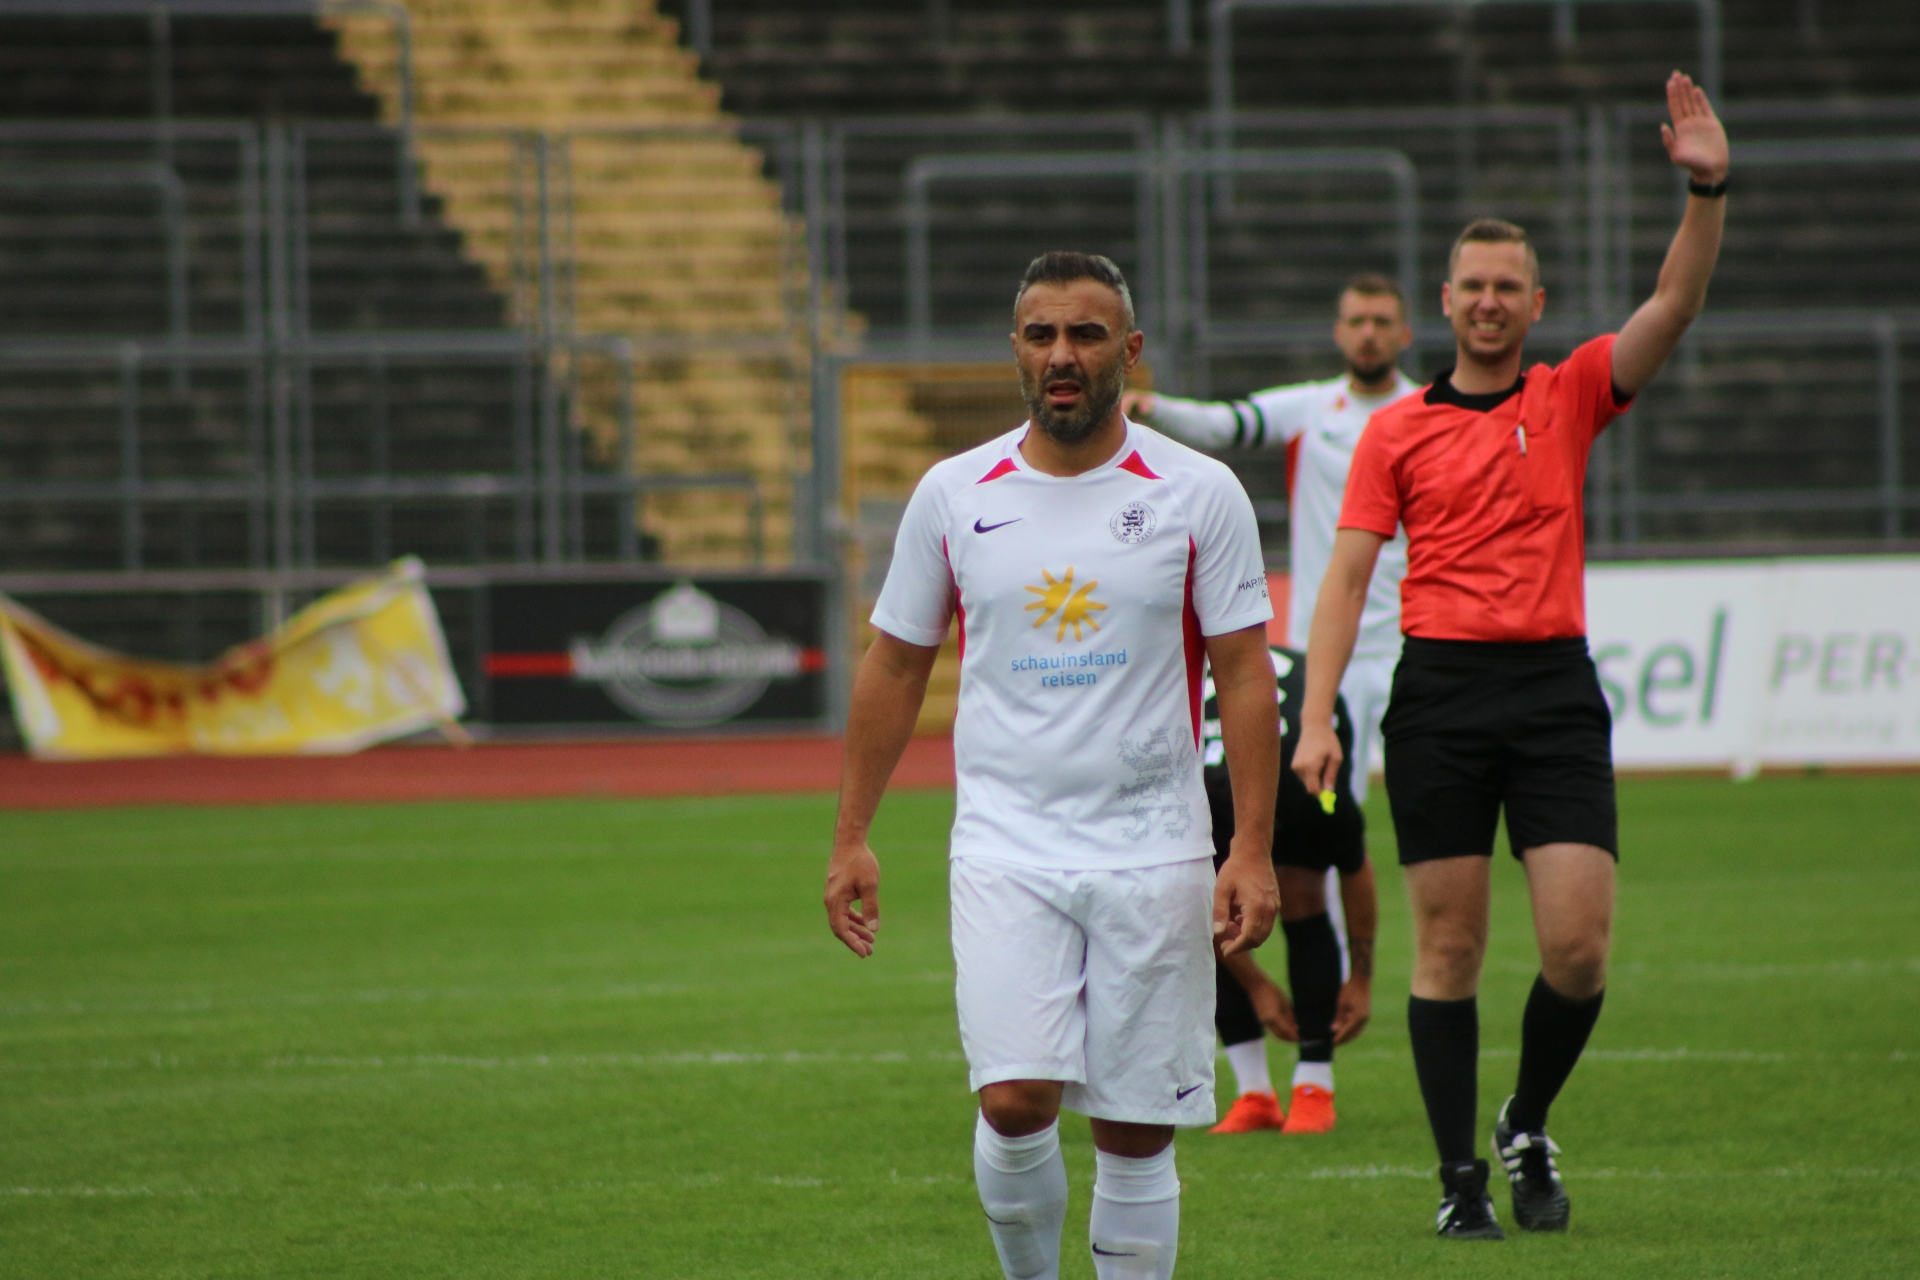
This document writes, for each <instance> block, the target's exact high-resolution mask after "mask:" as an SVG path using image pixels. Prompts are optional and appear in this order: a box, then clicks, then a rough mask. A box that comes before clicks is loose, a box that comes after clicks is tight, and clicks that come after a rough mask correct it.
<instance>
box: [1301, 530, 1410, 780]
mask: <svg viewBox="0 0 1920 1280" xmlns="http://www.w3.org/2000/svg"><path fill="white" fill-rule="evenodd" d="M1386 541H1387V540H1386V539H1385V538H1383V537H1381V536H1380V535H1379V534H1377V533H1374V532H1372V531H1371V530H1368V529H1340V530H1337V531H1336V532H1335V533H1334V535H1333V558H1332V560H1331V561H1329V563H1328V565H1327V576H1326V577H1324V578H1322V579H1321V580H1320V598H1319V599H1318V600H1317V601H1316V602H1315V603H1314V606H1313V627H1312V629H1311V630H1310V631H1309V632H1308V633H1307V693H1306V697H1304V698H1303V699H1301V703H1300V745H1298V746H1296V747H1295V748H1294V749H1293V771H1294V773H1295V774H1297V775H1299V778H1300V781H1301V782H1303V783H1305V784H1306V787H1307V790H1308V791H1309V792H1311V793H1313V794H1314V795H1319V794H1320V793H1321V792H1323V791H1331V790H1332V789H1333V787H1334V784H1335V783H1336V782H1337V781H1338V780H1339V777H1340V761H1341V758H1342V752H1341V750H1340V737H1339V734H1338V733H1337V732H1336V731H1335V729H1334V723H1333V704H1334V700H1335V699H1336V698H1338V697H1339V696H1340V681H1341V679H1342V678H1343V677H1344V676H1345V675H1346V674H1347V660H1348V659H1350V658H1352V657H1353V642H1354V640H1355V639H1356V638H1357V637H1358V636H1359V634H1360V612H1361V610H1362V609H1364V608H1365V607H1366V604H1367V584H1368V583H1369V582H1371V581H1373V565H1374V561H1376V560H1378V559H1379V558H1380V548H1381V546H1382V545H1383V544H1385V542H1386Z"/></svg>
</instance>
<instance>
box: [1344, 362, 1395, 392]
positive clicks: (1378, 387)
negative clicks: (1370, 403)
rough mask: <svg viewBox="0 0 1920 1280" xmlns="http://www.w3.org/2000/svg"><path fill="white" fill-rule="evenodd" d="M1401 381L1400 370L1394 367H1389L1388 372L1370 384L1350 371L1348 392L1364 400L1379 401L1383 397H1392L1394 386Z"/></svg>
mask: <svg viewBox="0 0 1920 1280" xmlns="http://www.w3.org/2000/svg"><path fill="white" fill-rule="evenodd" d="M1399 381H1400V370H1399V369H1398V368H1396V367H1395V366H1393V365H1388V366H1387V371H1386V372H1385V373H1383V374H1381V375H1380V376H1379V377H1378V378H1376V379H1374V380H1373V381H1372V382H1368V381H1366V380H1365V379H1364V378H1362V377H1361V376H1360V375H1359V374H1357V373H1353V372H1351V371H1349V372H1348V374H1347V391H1348V393H1349V394H1351V395H1355V396H1358V397H1359V398H1360V399H1362V400H1378V399H1380V398H1381V397H1383V396H1389V395H1392V394H1393V388H1394V385H1395V384H1396V383H1398V382H1399Z"/></svg>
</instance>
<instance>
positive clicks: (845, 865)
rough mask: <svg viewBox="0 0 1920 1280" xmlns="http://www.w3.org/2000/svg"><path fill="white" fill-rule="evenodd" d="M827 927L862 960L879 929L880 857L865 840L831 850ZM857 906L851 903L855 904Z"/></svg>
mask: <svg viewBox="0 0 1920 1280" xmlns="http://www.w3.org/2000/svg"><path fill="white" fill-rule="evenodd" d="M826 900H827V928H829V929H831V930H833V936H834V937H836V938H838V939H840V941H842V942H844V943H846V944H847V950H849V951H851V952H853V954H855V955H857V956H859V957H860V958H861V959H862V960H864V959H866V958H867V957H868V956H870V955H872V954H873V936H874V934H875V933H876V932H878V930H879V928H880V859H878V858H876V857H874V856H873V850H872V849H870V848H868V847H867V843H866V841H864V840H863V841H861V842H860V843H859V844H851V845H842V846H839V847H837V848H835V849H834V851H833V858H832V860H831V861H829V862H828V863H827V895H826ZM856 902H857V903H859V904H860V905H859V906H857V907H856V906H854V903H856Z"/></svg>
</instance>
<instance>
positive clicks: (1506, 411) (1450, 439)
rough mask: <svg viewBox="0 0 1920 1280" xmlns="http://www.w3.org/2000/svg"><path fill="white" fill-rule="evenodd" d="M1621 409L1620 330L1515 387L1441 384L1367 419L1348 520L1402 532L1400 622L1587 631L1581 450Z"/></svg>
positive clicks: (1417, 630)
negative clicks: (1469, 391)
mask: <svg viewBox="0 0 1920 1280" xmlns="http://www.w3.org/2000/svg"><path fill="white" fill-rule="evenodd" d="M1625 408H1626V401H1618V402H1616V401H1615V399H1614V393H1613V336H1612V335H1611V334H1609V335H1607V336H1606V337H1602V338H1595V339H1594V340H1593V341H1591V342H1588V343H1586V344H1585V345H1584V346H1582V347H1580V348H1579V349H1578V350H1576V351H1575V352H1574V353H1573V354H1572V355H1570V356H1568V357H1567V359H1566V361H1565V362H1564V363H1562V364H1559V365H1553V366H1549V365H1544V364H1538V365H1535V366H1534V367H1533V368H1531V369H1529V370H1528V371H1527V372H1526V373H1525V374H1524V375H1522V377H1521V380H1520V382H1519V383H1517V384H1516V385H1515V386H1514V388H1512V389H1510V390H1509V391H1508V392H1506V393H1501V394H1494V395H1488V396H1470V395H1462V394H1460V393H1459V392H1456V391H1454V390H1453V388H1452V386H1451V384H1449V383H1446V382H1437V383H1435V384H1434V385H1433V386H1431V387H1428V388H1427V390H1426V391H1425V392H1424V393H1423V394H1420V395H1412V396H1407V397H1406V398H1405V399H1403V400H1400V401H1398V402H1396V403H1394V404H1392V405H1390V406H1388V407H1387V408H1385V409H1382V410H1380V411H1379V412H1378V413H1376V414H1374V415H1373V420H1372V421H1371V422H1370V423H1368V424H1367V429H1366V432H1365V434H1364V435H1362V436H1361V437H1360V444H1359V446H1358V447H1357V448H1356V449H1355V450H1354V454H1353V469H1352V471H1351V472H1350V473H1349V474H1348V476H1347V494H1346V500H1345V502H1344V504H1343V505H1342V507H1341V511H1340V527H1341V528H1342V529H1366V530H1368V531H1369V532H1372V533H1377V534H1379V535H1380V536H1381V537H1383V538H1391V537H1392V536H1393V535H1394V533H1395V531H1396V529H1397V528H1398V526H1400V525H1403V524H1404V525H1405V526H1406V529H1407V576H1406V578H1405V580H1404V581H1403V582H1402V583H1401V584H1400V606H1401V608H1400V627H1401V630H1403V631H1404V632H1406V634H1408V635H1410V636H1423V637H1426V638H1427V639H1430V640H1499V641H1520V640H1556V639H1561V638H1564V637H1570V636H1584V635H1585V634H1586V632H1587V602H1586V585H1585V580H1584V577H1583V570H1584V568H1585V564H1586V529H1585V523H1586V514H1585V510H1584V504H1583V502H1582V492H1583V490H1584V488H1585V486H1586V479H1587V454H1588V451H1589V450H1590V449H1591V448H1592V446H1593V441H1594V439H1595V437H1597V436H1598V435H1599V434H1600V432H1601V431H1603V430H1604V429H1605V428H1606V425H1607V424H1608V423H1609V422H1611V421H1613V419H1614V418H1615V417H1617V416H1618V415H1619V413H1620V412H1621V410H1623V409H1625Z"/></svg>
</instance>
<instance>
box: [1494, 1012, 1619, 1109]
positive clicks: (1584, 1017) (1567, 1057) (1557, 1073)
mask: <svg viewBox="0 0 1920 1280" xmlns="http://www.w3.org/2000/svg"><path fill="white" fill-rule="evenodd" d="M1606 998H1607V993H1606V992H1604V991H1602V992H1601V993H1600V994H1599V995H1597V996H1589V997H1588V998H1587V999H1585V1000H1569V999H1567V998H1566V997H1565V996H1563V995H1561V994H1560V993H1559V992H1558V991H1555V990H1554V989H1553V988H1552V987H1550V986H1548V985H1547V980H1546V978H1545V976H1544V975H1543V976H1541V977H1537V978H1535V979H1534V980H1533V994H1532V995H1530V996H1528V997H1527V1014H1526V1017H1525V1018H1524V1019H1523V1020H1522V1021H1521V1023H1520V1083H1519V1085H1518V1086H1517V1087H1515V1089H1514V1091H1513V1105H1511V1106H1509V1107H1508V1108H1507V1123H1508V1124H1509V1125H1511V1126H1512V1127H1513V1128H1514V1130H1515V1131H1516V1132H1517V1131H1519V1130H1522V1129H1524V1130H1526V1131H1527V1132H1528V1133H1541V1132H1543V1131H1545V1129H1546V1127H1547V1108H1548V1107H1551V1106H1552V1105H1553V1100H1554V1099H1555V1098H1557V1097H1559V1096H1560V1086H1562V1085H1564V1084H1565V1083H1566V1082H1567V1077H1568V1076H1569V1075H1571V1074H1572V1073H1573V1064H1574V1063H1576V1062H1578V1061H1580V1053H1581V1050H1583V1049H1585V1048H1586V1047H1587V1037H1588V1036H1590V1035H1592V1034H1593V1024H1594V1023H1595V1022H1597V1021H1599V1019H1600V1002H1601V1001H1603V1000H1605V999H1606Z"/></svg>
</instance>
